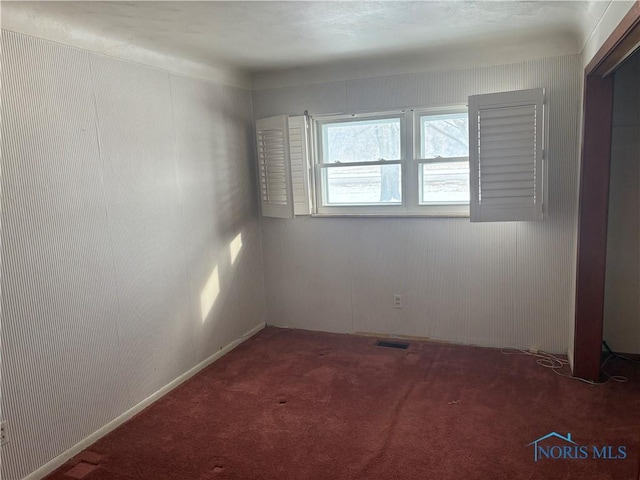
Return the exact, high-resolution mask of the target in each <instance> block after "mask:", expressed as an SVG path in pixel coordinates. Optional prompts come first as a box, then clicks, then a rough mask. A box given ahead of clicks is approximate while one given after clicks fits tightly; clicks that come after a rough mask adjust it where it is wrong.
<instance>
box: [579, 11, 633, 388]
mask: <svg viewBox="0 0 640 480" xmlns="http://www.w3.org/2000/svg"><path fill="white" fill-rule="evenodd" d="M638 35H640V0H636V2H635V3H634V5H633V6H632V7H631V9H630V10H629V12H628V13H627V15H626V16H625V17H624V18H623V19H622V21H621V22H620V24H619V25H618V26H617V27H616V28H615V30H614V31H613V33H612V34H611V35H610V36H609V38H608V39H607V41H606V42H605V43H604V44H603V45H602V47H601V48H600V50H599V51H598V53H596V55H595V56H594V58H593V59H592V60H591V62H590V63H589V65H588V66H587V68H586V69H585V82H584V109H583V112H584V115H583V117H584V123H583V135H582V165H581V173H580V187H579V188H580V195H579V206H578V257H577V272H576V313H575V335H574V350H573V374H574V375H575V376H577V377H581V378H586V379H590V380H597V379H598V378H599V377H600V360H601V357H602V346H601V343H602V323H603V316H604V282H605V269H606V256H607V220H608V207H609V168H610V165H611V127H612V119H613V76H612V75H609V74H610V73H611V70H612V69H614V68H615V67H616V66H617V65H619V63H620V62H621V61H622V60H623V59H624V58H626V56H628V55H629V54H630V53H631V52H632V51H633V49H634V47H636V46H637V40H635V39H636V38H640V37H638Z"/></svg>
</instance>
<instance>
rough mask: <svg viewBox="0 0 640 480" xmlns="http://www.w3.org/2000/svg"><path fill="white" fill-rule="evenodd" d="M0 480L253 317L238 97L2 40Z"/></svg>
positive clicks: (255, 285)
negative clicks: (3, 436)
mask: <svg viewBox="0 0 640 480" xmlns="http://www.w3.org/2000/svg"><path fill="white" fill-rule="evenodd" d="M1 113H2V331H1V332H2V364H1V365H2V397H1V400H2V405H1V412H2V418H3V419H5V420H6V422H7V426H8V431H9V443H8V444H6V445H5V446H3V447H2V478H3V479H6V480H17V479H20V478H22V477H24V476H25V475H27V474H29V473H30V472H32V471H34V470H36V469H37V468H38V467H40V466H42V465H43V464H45V463H46V462H48V461H49V460H51V459H53V458H54V457H55V456H57V455H59V454H60V453H62V452H64V451H65V450H67V449H68V448H70V447H72V446H73V445H75V444H76V443H77V442H79V441H81V440H82V439H84V438H85V437H86V436H88V435H89V434H91V433H93V432H94V431H96V430H97V429H99V428H100V427H102V426H103V425H105V424H106V423H108V422H109V421H110V420H112V419H114V418H115V417H117V416H118V415H120V414H122V413H124V412H125V411H126V410H128V409H129V408H131V407H133V406H134V405H136V404H137V403H139V402H140V401H142V400H143V399H145V398H146V397H148V396H149V395H151V394H152V393H154V392H156V391H157V390H159V389H160V388H162V387H163V386H165V385H166V384H168V383H169V382H171V381H172V380H173V379H175V378H176V377H178V376H179V375H181V374H182V373H184V372H185V371H187V370H188V369H190V368H191V367H193V366H194V365H196V364H198V363H199V362H201V361H202V360H204V359H205V358H207V357H209V356H211V355H212V354H213V353H215V352H217V351H218V350H219V349H220V348H221V347H223V346H226V345H228V344H229V343H231V342H232V341H233V340H235V339H237V338H239V337H240V336H241V335H242V334H244V333H245V332H247V331H248V330H250V329H251V328H253V327H255V326H256V325H258V324H260V323H262V322H264V320H265V297H264V288H263V273H262V259H261V249H260V230H259V223H258V212H257V207H256V206H257V201H256V189H255V188H254V185H255V181H254V178H255V177H254V169H253V164H254V158H253V151H252V145H253V136H252V117H251V96H250V93H249V92H248V91H245V90H240V89H236V88H231V87H223V86H219V85H214V84H210V83H206V82H202V81H198V80H193V79H190V78H186V77H182V76H179V75H174V74H170V73H168V72H166V71H161V70H157V69H153V68H147V67H144V66H141V65H137V64H133V63H128V62H122V61H118V60H115V59H112V58H107V57H103V56H100V55H95V54H91V53H88V52H85V51H82V50H78V49H74V48H71V47H66V46H62V45H59V44H54V43H50V42H47V41H43V40H39V39H35V38H31V37H27V36H24V35H19V34H15V33H12V32H7V31H2V112H1Z"/></svg>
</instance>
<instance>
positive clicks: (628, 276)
mask: <svg viewBox="0 0 640 480" xmlns="http://www.w3.org/2000/svg"><path fill="white" fill-rule="evenodd" d="M604 299H605V304H604V339H605V340H606V341H607V343H608V345H609V346H610V347H611V348H612V349H614V350H615V351H618V352H625V353H640V53H636V54H634V55H633V56H632V57H631V58H630V59H629V60H627V61H626V62H625V63H624V64H623V65H622V66H621V67H620V69H619V70H617V71H616V73H615V79H614V98H613V131H612V148H611V180H610V186H609V224H608V232H607V271H606V280H605V297H604Z"/></svg>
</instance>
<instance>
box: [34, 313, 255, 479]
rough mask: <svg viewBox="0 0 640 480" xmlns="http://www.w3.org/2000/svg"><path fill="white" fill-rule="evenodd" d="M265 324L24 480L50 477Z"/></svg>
mask: <svg viewBox="0 0 640 480" xmlns="http://www.w3.org/2000/svg"><path fill="white" fill-rule="evenodd" d="M265 326H266V325H265V323H261V324H260V325H258V326H256V327H254V328H252V329H251V330H249V331H248V332H246V333H245V334H244V335H242V336H241V337H240V338H238V339H237V340H234V341H233V342H231V343H230V344H229V345H227V346H226V347H223V348H222V349H220V350H219V351H217V352H216V353H214V354H213V355H211V356H210V357H208V358H207V359H205V360H203V361H202V362H200V363H199V364H197V365H196V366H195V367H193V368H191V369H189V370H187V371H186V372H185V373H183V374H182V375H180V376H179V377H178V378H176V379H175V380H173V381H171V382H170V383H168V384H167V385H165V386H164V387H162V388H161V389H160V390H158V391H157V392H155V393H152V394H151V395H149V396H148V397H147V398H145V399H144V400H142V401H141V402H140V403H138V404H137V405H135V406H134V407H131V408H130V409H129V410H127V411H126V412H124V413H123V414H122V415H120V416H119V417H116V418H114V419H113V420H111V421H110V422H109V423H107V424H106V425H105V426H104V427H102V428H100V429H98V430H96V431H95V432H93V433H92V434H91V435H89V436H88V437H86V438H85V439H84V440H82V441H80V442H78V443H76V444H75V445H74V446H73V447H71V448H70V449H69V450H67V451H65V452H63V453H61V454H60V455H58V456H57V457H55V458H54V459H52V460H50V461H49V462H47V463H45V464H44V465H43V466H41V467H40V468H38V469H37V470H36V471H35V472H32V473H30V474H29V475H27V476H26V477H24V478H23V479H22V480H40V479H42V478H44V477H46V476H47V475H49V474H50V473H51V472H53V471H54V470H56V469H57V468H59V467H61V466H62V465H64V463H65V462H66V461H67V460H69V459H71V458H73V457H74V456H76V455H77V454H79V453H80V452H81V451H83V450H84V449H85V448H87V447H89V446H90V445H92V444H94V443H95V442H97V441H98V440H99V439H101V438H102V437H104V436H105V435H106V434H107V433H109V432H111V431H112V430H115V429H116V428H118V427H119V426H120V425H122V424H123V423H124V422H126V421H127V420H129V419H130V418H132V417H133V416H134V415H136V414H137V413H138V412H140V411H142V410H143V409H145V408H147V407H148V406H149V405H151V404H152V403H153V402H155V401H156V400H158V399H159V398H160V397H162V396H164V395H166V394H167V393H169V392H170V391H171V390H173V389H174V388H176V387H177V386H178V385H180V384H181V383H184V382H185V381H187V380H188V379H190V378H191V377H193V376H194V375H195V374H196V373H198V372H199V371H200V370H202V369H203V368H206V367H208V366H209V365H211V364H212V363H213V362H215V361H216V360H218V359H219V358H220V357H222V356H223V355H225V354H226V353H229V352H230V351H231V350H233V349H234V348H236V347H237V346H238V345H240V344H241V343H242V342H244V341H245V340H247V339H249V338H250V337H252V336H253V335H255V334H256V333H258V332H259V331H260V330H262V329H263V328H264V327H265Z"/></svg>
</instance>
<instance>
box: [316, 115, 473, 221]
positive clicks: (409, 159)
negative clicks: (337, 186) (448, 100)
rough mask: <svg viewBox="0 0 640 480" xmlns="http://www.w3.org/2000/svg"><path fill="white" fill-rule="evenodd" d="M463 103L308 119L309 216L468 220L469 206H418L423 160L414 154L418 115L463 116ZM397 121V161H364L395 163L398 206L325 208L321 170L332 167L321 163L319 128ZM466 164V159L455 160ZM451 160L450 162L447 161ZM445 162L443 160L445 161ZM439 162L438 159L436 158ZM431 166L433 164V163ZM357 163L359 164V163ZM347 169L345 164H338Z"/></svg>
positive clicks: (336, 206)
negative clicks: (387, 120)
mask: <svg viewBox="0 0 640 480" xmlns="http://www.w3.org/2000/svg"><path fill="white" fill-rule="evenodd" d="M467 111H468V109H467V105H466V104H454V105H447V106H442V107H429V108H412V109H401V110H388V111H382V112H364V113H356V114H332V115H317V116H313V117H311V163H312V168H310V174H311V181H310V182H309V184H310V186H311V188H313V193H312V196H311V197H312V204H313V205H312V216H375V217H385V216H390V217H402V216H409V217H411V216H427V217H469V211H470V210H469V209H470V206H469V203H465V204H460V203H451V204H421V203H420V200H421V197H420V194H421V185H420V184H421V182H422V178H421V176H420V168H421V167H420V165H421V164H422V163H425V160H433V159H421V158H418V157H419V155H416V154H415V153H416V152H418V153H419V152H420V116H424V115H425V114H432V115H443V114H447V113H452V114H453V113H466V112H467ZM384 118H399V119H400V132H401V133H400V136H401V146H400V157H401V158H400V160H399V161H396V160H394V161H385V162H375V161H374V162H366V163H367V164H369V163H370V164H371V165H380V164H383V165H388V164H399V165H400V168H401V195H402V202H401V203H400V204H367V205H327V204H326V203H325V202H324V197H325V191H326V190H325V187H324V183H323V176H322V170H323V169H326V168H328V167H329V166H334V167H335V166H336V165H335V164H329V163H327V164H324V163H321V156H322V150H321V148H322V147H321V145H320V142H321V140H320V139H321V135H320V129H321V128H322V125H324V124H327V123H340V122H345V123H348V122H353V121H358V120H367V119H384ZM460 159H465V160H467V161H468V157H459V158H458V161H459V160H460ZM447 160H449V161H453V159H447ZM447 160H445V161H447ZM438 162H439V163H441V162H442V160H440V159H438ZM434 163H435V162H434ZM359 164H360V163H359ZM338 165H341V166H348V164H347V163H342V164H338Z"/></svg>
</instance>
